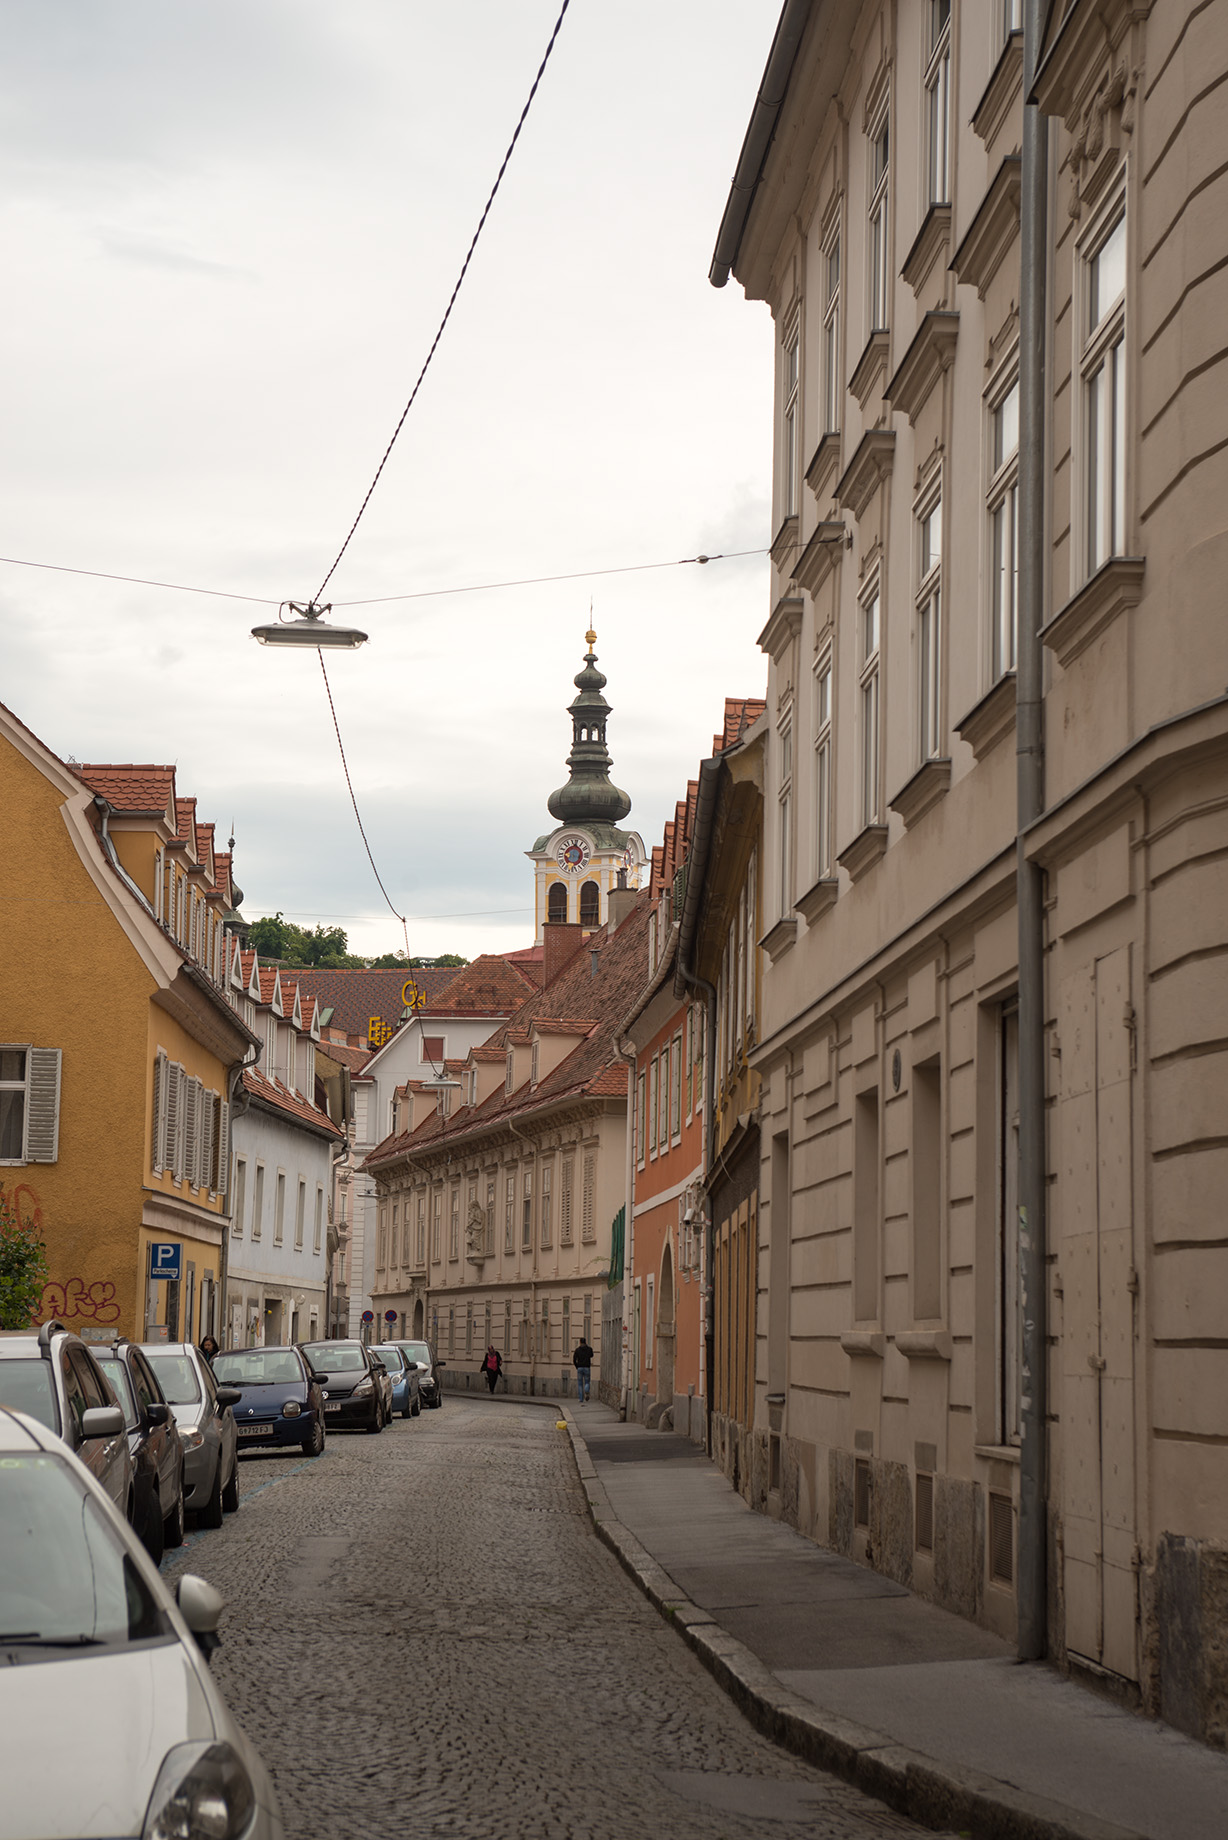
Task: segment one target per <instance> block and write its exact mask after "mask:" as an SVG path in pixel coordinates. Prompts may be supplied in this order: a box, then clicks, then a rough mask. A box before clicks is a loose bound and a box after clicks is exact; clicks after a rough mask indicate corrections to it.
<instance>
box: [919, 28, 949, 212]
mask: <svg viewBox="0 0 1228 1840" xmlns="http://www.w3.org/2000/svg"><path fill="white" fill-rule="evenodd" d="M929 12H930V17H929V62H928V64H927V65H926V69H925V92H926V96H927V99H928V100H927V107H926V113H927V115H928V118H929V191H930V203H931V204H946V203H947V201H948V199H949V198H950V196H951V0H930V7H929Z"/></svg>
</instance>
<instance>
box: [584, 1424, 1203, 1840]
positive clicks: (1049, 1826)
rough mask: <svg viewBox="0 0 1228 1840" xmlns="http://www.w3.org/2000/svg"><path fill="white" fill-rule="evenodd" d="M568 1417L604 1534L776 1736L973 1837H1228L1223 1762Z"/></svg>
mask: <svg viewBox="0 0 1228 1840" xmlns="http://www.w3.org/2000/svg"><path fill="white" fill-rule="evenodd" d="M562 1412H563V1415H564V1416H565V1418H566V1420H567V1422H568V1426H569V1429H570V1433H571V1439H572V1445H573V1448H574V1451H575V1456H576V1461H577V1464H578V1466H579V1471H580V1479H581V1482H582V1483H583V1486H584V1488H585V1491H586V1493H587V1495H588V1502H589V1509H590V1512H591V1514H592V1517H593V1522H594V1525H595V1527H596V1530H597V1533H598V1534H599V1536H600V1537H601V1539H603V1540H604V1541H605V1542H606V1544H607V1545H608V1546H609V1547H610V1548H611V1549H612V1550H613V1551H614V1552H615V1553H616V1554H617V1556H618V1558H619V1560H620V1561H621V1563H622V1564H623V1565H624V1567H625V1568H626V1569H627V1570H628V1571H629V1572H630V1573H631V1575H632V1577H633V1578H635V1579H636V1581H637V1582H638V1583H639V1585H640V1587H641V1589H643V1590H644V1591H645V1592H646V1593H647V1595H648V1596H649V1597H650V1598H651V1599H652V1601H653V1602H654V1603H655V1604H656V1605H657V1607H658V1609H659V1610H661V1612H662V1614H663V1615H665V1616H668V1617H669V1618H670V1619H671V1620H672V1621H673V1622H674V1623H675V1624H676V1626H677V1628H678V1632H679V1634H680V1635H681V1636H682V1637H683V1639H684V1640H685V1641H686V1642H687V1643H688V1644H689V1645H690V1646H691V1647H692V1648H693V1649H695V1651H696V1653H697V1654H698V1655H699V1656H700V1658H701V1659H702V1660H703V1661H704V1663H705V1665H706V1666H707V1667H708V1668H709V1669H710V1670H711V1671H712V1673H713V1674H715V1676H716V1678H717V1679H718V1680H719V1681H720V1682H721V1684H722V1686H724V1687H725V1689H726V1690H727V1691H728V1692H729V1693H730V1694H731V1695H732V1696H733V1698H734V1699H735V1700H736V1701H737V1702H738V1704H739V1705H740V1706H741V1707H742V1709H743V1711H744V1712H745V1713H746V1714H747V1716H748V1717H749V1718H750V1719H751V1720H752V1722H753V1723H754V1724H755V1725H756V1726H757V1727H758V1728H759V1729H760V1730H762V1731H764V1732H766V1733H767V1734H768V1735H769V1736H771V1737H773V1738H775V1739H776V1740H777V1741H778V1742H780V1743H781V1744H784V1745H786V1746H787V1747H788V1748H789V1749H791V1750H795V1751H798V1752H799V1753H800V1754H802V1755H804V1756H805V1757H807V1758H808V1759H810V1760H811V1761H812V1762H814V1763H818V1764H821V1765H822V1766H823V1767H825V1768H827V1769H830V1770H833V1771H835V1772H836V1773H837V1774H839V1775H841V1776H844V1777H846V1778H848V1779H849V1780H851V1781H853V1782H855V1783H857V1784H858V1786H859V1787H861V1788H863V1789H865V1790H867V1791H868V1792H869V1793H871V1794H873V1795H878V1796H880V1797H881V1798H882V1799H883V1800H884V1801H886V1802H888V1803H890V1804H891V1806H892V1807H894V1808H896V1809H898V1810H899V1811H900V1812H902V1813H906V1814H910V1815H912V1816H913V1817H914V1818H915V1819H917V1820H920V1821H923V1822H926V1823H928V1824H929V1825H930V1826H933V1827H942V1828H947V1829H954V1830H955V1831H957V1832H959V1831H963V1832H968V1833H971V1834H973V1835H975V1836H976V1840H1226V1837H1228V1756H1225V1755H1224V1754H1222V1753H1220V1752H1217V1751H1210V1750H1207V1749H1205V1748H1204V1747H1203V1746H1202V1745H1200V1744H1197V1743H1195V1742H1194V1741H1193V1740H1192V1739H1189V1738H1185V1737H1182V1736H1181V1735H1180V1734H1179V1733H1177V1732H1175V1731H1173V1730H1171V1729H1170V1728H1169V1727H1168V1726H1164V1725H1159V1724H1156V1723H1154V1722H1153V1721H1151V1720H1149V1719H1144V1718H1141V1717H1139V1716H1137V1715H1136V1714H1134V1713H1131V1712H1127V1711H1123V1710H1122V1709H1120V1708H1119V1707H1117V1706H1114V1705H1112V1704H1110V1703H1109V1702H1108V1701H1105V1700H1101V1699H1100V1698H1099V1697H1098V1696H1097V1695H1095V1694H1093V1693H1089V1692H1087V1691H1086V1690H1085V1689H1083V1688H1082V1687H1078V1686H1075V1685H1074V1684H1072V1683H1071V1682H1070V1681H1068V1680H1063V1679H1062V1678H1061V1676H1060V1675H1058V1674H1057V1673H1056V1672H1054V1671H1053V1670H1052V1669H1050V1668H1048V1667H1045V1666H1044V1665H1038V1666H1020V1665H1019V1664H1018V1663H1017V1662H1016V1661H1015V1660H1014V1658H1013V1654H1012V1651H1011V1650H1010V1649H1009V1648H1007V1647H1006V1646H1005V1645H1004V1644H1003V1643H1001V1642H1000V1641H998V1640H997V1638H996V1637H994V1636H991V1635H989V1634H988V1633H987V1632H986V1631H984V1630H981V1629H978V1628H976V1627H975V1626H974V1625H972V1624H970V1623H966V1622H965V1621H964V1620H963V1619H962V1618H960V1617H956V1616H951V1615H949V1614H948V1613H947V1612H946V1611H943V1610H937V1609H935V1608H934V1607H933V1606H932V1605H930V1604H926V1603H924V1602H922V1601H921V1599H920V1598H917V1597H914V1596H913V1595H912V1593H911V1592H909V1591H906V1590H904V1589H903V1588H902V1587H901V1586H899V1585H897V1584H894V1583H892V1581H891V1580H890V1579H887V1578H882V1577H880V1576H879V1575H878V1574H877V1573H875V1572H871V1571H867V1570H865V1569H864V1568H863V1567H861V1566H858V1565H854V1564H853V1563H852V1562H851V1561H849V1560H846V1559H841V1558H838V1557H837V1556H836V1555H835V1554H833V1553H828V1552H825V1551H824V1550H823V1549H822V1548H821V1547H818V1546H815V1545H813V1544H812V1543H811V1542H810V1541H809V1540H806V1539H803V1538H802V1536H801V1535H800V1534H798V1533H795V1532H794V1531H793V1530H792V1528H789V1527H786V1526H784V1525H782V1524H781V1523H780V1522H777V1521H772V1520H769V1519H767V1518H766V1516H764V1515H761V1514H756V1513H754V1512H753V1511H752V1510H751V1509H750V1508H748V1507H747V1505H746V1503H745V1502H744V1501H743V1500H742V1498H741V1497H740V1496H739V1495H736V1494H735V1493H734V1491H733V1490H732V1489H731V1488H730V1486H729V1484H728V1483H727V1482H726V1481H725V1479H724V1477H723V1476H721V1475H720V1473H719V1472H718V1471H717V1470H716V1469H715V1468H714V1466H713V1465H712V1464H711V1463H710V1462H709V1460H708V1459H707V1457H705V1456H704V1455H703V1454H702V1453H701V1452H698V1451H697V1450H696V1447H695V1446H694V1445H693V1444H691V1443H689V1442H688V1441H687V1440H686V1439H685V1438H681V1437H675V1436H674V1435H673V1434H672V1433H670V1432H658V1431H646V1430H645V1429H644V1428H643V1426H641V1425H638V1424H622V1423H620V1422H619V1420H618V1418H617V1417H616V1415H615V1414H614V1413H613V1412H612V1411H610V1410H609V1408H608V1407H606V1406H601V1405H597V1404H595V1403H594V1404H592V1405H588V1406H585V1407H584V1408H583V1410H580V1409H579V1408H577V1406H576V1405H575V1403H574V1401H569V1402H567V1403H566V1404H564V1405H563V1406H562Z"/></svg>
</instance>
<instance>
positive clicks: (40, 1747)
mask: <svg viewBox="0 0 1228 1840" xmlns="http://www.w3.org/2000/svg"><path fill="white" fill-rule="evenodd" d="M94 1409H97V1408H94ZM124 1447H125V1449H126V1448H127V1440H126V1439H125V1440H124ZM0 1552H2V1553H3V1554H4V1563H3V1565H0V1633H3V1636H4V1648H5V1660H6V1661H7V1662H8V1664H9V1665H8V1666H7V1667H4V1668H0V1731H3V1733H4V1789H3V1796H2V1800H0V1828H2V1829H3V1831H4V1833H6V1834H20V1835H21V1836H22V1837H23V1840H52V1837H53V1836H60V1835H63V1834H87V1833H103V1832H106V1833H107V1834H147V1835H154V1834H158V1835H170V1834H189V1833H191V1834H204V1833H210V1834H234V1835H239V1834H241V1835H242V1836H243V1840H283V1835H284V1829H283V1827H282V1821H281V1814H280V1811H279V1809H278V1805H277V1796H276V1792H275V1790H274V1788H273V1784H272V1782H271V1780H270V1778H269V1774H268V1771H267V1770H266V1769H265V1767H264V1764H263V1763H262V1762H261V1760H260V1757H259V1755H258V1753H257V1751H256V1749H255V1747H254V1745H252V1744H251V1743H250V1742H249V1740H248V1739H247V1738H246V1737H245V1736H244V1735H243V1733H242V1732H241V1731H240V1729H239V1727H238V1726H237V1725H236V1724H235V1722H234V1720H233V1719H232V1717H231V1716H230V1713H229V1711H228V1710H227V1708H226V1704H225V1701H224V1700H223V1699H222V1696H221V1694H220V1693H219V1691H218V1689H217V1687H216V1686H215V1685H214V1683H213V1680H212V1677H211V1675H210V1672H209V1668H208V1666H207V1664H206V1659H205V1653H204V1652H203V1651H205V1650H207V1649H209V1648H211V1647H213V1646H216V1643H217V1639H218V1638H217V1622H218V1616H219V1613H220V1610H221V1607H222V1600H221V1598H220V1597H219V1596H218V1594H217V1592H216V1591H214V1590H213V1589H212V1587H211V1586H209V1585H207V1584H206V1583H205V1581H204V1579H203V1578H196V1577H193V1576H192V1575H191V1574H188V1575H187V1576H185V1577H183V1578H181V1579H180V1580H179V1584H178V1588H177V1590H176V1591H175V1593H174V1594H172V1592H171V1591H170V1590H169V1589H168V1588H167V1586H166V1585H165V1584H164V1583H163V1581H162V1579H161V1578H160V1577H159V1576H158V1573H157V1570H156V1568H155V1567H154V1565H153V1563H152V1561H151V1559H150V1558H149V1555H148V1554H147V1553H146V1552H145V1550H144V1548H143V1547H142V1545H141V1543H140V1541H139V1540H138V1539H137V1537H136V1534H135V1533H134V1531H133V1530H132V1529H131V1528H129V1527H128V1526H127V1525H126V1523H125V1522H124V1520H123V1519H122V1518H121V1517H120V1516H119V1515H118V1514H117V1513H116V1512H115V1510H114V1507H113V1505H112V1503H111V1501H110V1498H109V1496H108V1495H107V1493H106V1492H105V1491H104V1490H103V1489H102V1488H100V1486H99V1485H98V1483H97V1482H96V1481H95V1479H94V1477H93V1475H92V1474H91V1473H90V1471H89V1470H88V1469H87V1468H86V1467H85V1465H84V1463H82V1462H81V1461H79V1460H78V1458H77V1457H76V1456H74V1454H73V1453H72V1452H71V1451H70V1450H69V1449H68V1447H67V1445H66V1444H64V1443H62V1442H61V1440H60V1439H59V1438H58V1437H56V1436H54V1435H53V1434H52V1432H51V1431H50V1430H49V1429H48V1428H47V1427H46V1426H45V1425H44V1424H43V1423H42V1422H41V1421H38V1420H36V1419H35V1418H34V1417H33V1416H32V1415H30V1414H26V1413H21V1412H14V1411H8V1410H6V1409H5V1408H3V1407H0ZM55 1731H68V1732H71V1733H72V1742H71V1743H67V1744H60V1745H57V1746H55V1756H54V1759H51V1758H50V1754H49V1752H48V1733H50V1732H55Z"/></svg>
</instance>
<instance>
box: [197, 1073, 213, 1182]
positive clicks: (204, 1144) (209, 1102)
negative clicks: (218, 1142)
mask: <svg viewBox="0 0 1228 1840" xmlns="http://www.w3.org/2000/svg"><path fill="white" fill-rule="evenodd" d="M216 1123H217V1094H216V1093H215V1092H207V1093H206V1094H205V1099H204V1105H203V1107H202V1108H201V1120H200V1124H201V1130H200V1181H199V1183H198V1184H197V1186H198V1187H199V1188H207V1189H212V1188H213V1185H214V1184H213V1175H214V1170H213V1150H214V1128H215V1125H216Z"/></svg>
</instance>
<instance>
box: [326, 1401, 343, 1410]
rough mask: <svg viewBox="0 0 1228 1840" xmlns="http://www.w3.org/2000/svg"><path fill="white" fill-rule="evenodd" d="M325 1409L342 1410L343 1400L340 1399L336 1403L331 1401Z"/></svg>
mask: <svg viewBox="0 0 1228 1840" xmlns="http://www.w3.org/2000/svg"><path fill="white" fill-rule="evenodd" d="M324 1410H325V1411H326V1412H339V1411H340V1410H341V1402H340V1401H339V1400H338V1402H337V1404H336V1405H333V1404H331V1403H329V1404H328V1405H326V1406H325V1407H324Z"/></svg>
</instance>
